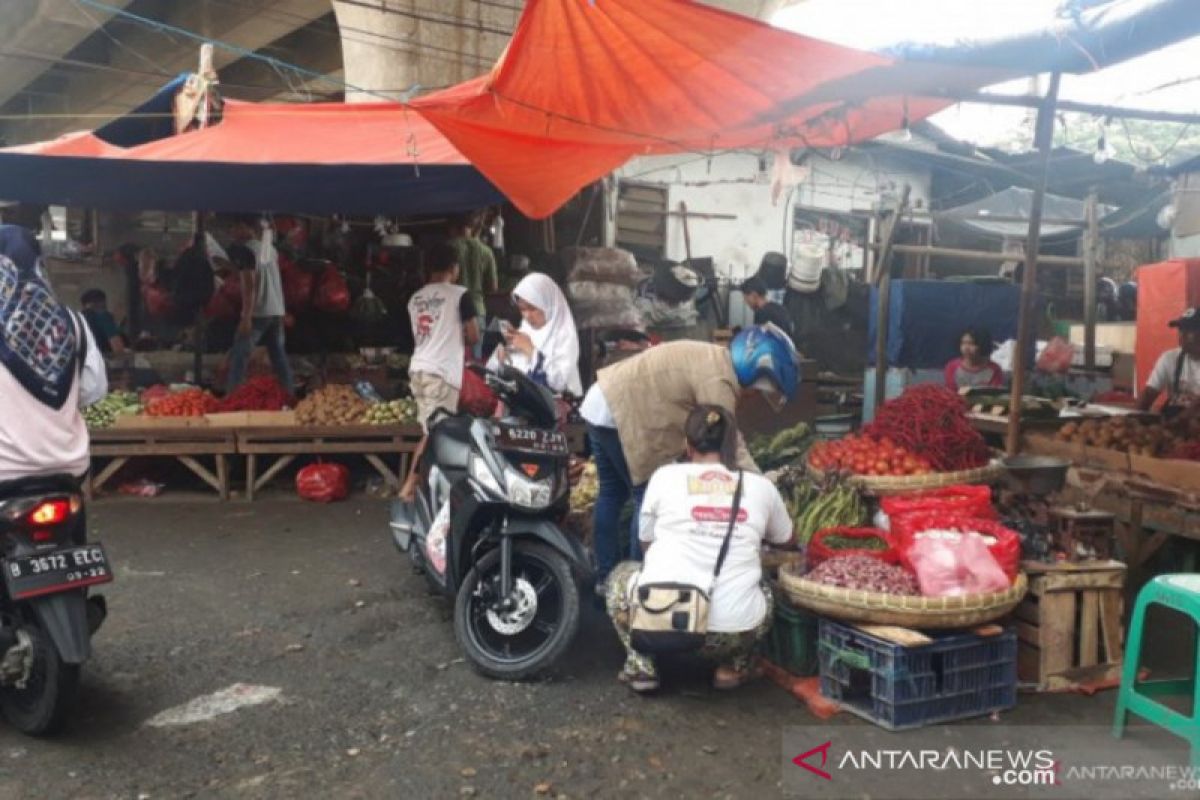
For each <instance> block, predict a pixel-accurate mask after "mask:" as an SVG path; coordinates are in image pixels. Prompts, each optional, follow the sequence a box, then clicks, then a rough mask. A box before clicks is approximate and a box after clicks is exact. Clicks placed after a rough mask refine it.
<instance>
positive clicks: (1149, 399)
mask: <svg viewBox="0 0 1200 800" xmlns="http://www.w3.org/2000/svg"><path fill="white" fill-rule="evenodd" d="M1170 326H1171V327H1172V328H1175V330H1176V331H1178V333H1179V347H1176V348H1175V349H1173V350H1168V351H1166V352H1165V353H1163V354H1162V355H1161V356H1159V357H1158V362H1157V363H1155V365H1154V370H1153V371H1152V372H1151V373H1150V378H1149V380H1147V381H1146V386H1145V388H1144V389H1143V390H1142V395H1141V397H1139V398H1138V407H1139V408H1140V409H1141V410H1142V411H1149V410H1150V409H1151V408H1153V407H1154V405H1155V403H1156V402H1157V401H1158V399H1159V398H1160V397H1162V396H1163V395H1165V396H1166V403H1165V405H1164V406H1163V415H1164V416H1174V415H1176V414H1178V413H1180V412H1182V411H1184V410H1185V409H1186V410H1187V411H1188V413H1189V415H1190V414H1192V413H1197V412H1200V403H1197V402H1196V400H1197V398H1200V308H1189V309H1188V310H1187V311H1184V312H1183V314H1182V315H1181V316H1180V317H1179V318H1178V319H1173V320H1171V322H1170Z"/></svg>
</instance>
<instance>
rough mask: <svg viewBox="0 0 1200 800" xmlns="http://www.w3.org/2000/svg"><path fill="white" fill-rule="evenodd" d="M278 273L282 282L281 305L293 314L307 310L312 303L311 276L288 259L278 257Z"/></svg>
mask: <svg viewBox="0 0 1200 800" xmlns="http://www.w3.org/2000/svg"><path fill="white" fill-rule="evenodd" d="M279 275H280V280H281V281H282V283H283V305H284V307H285V308H287V310H288V311H290V312H292V313H293V314H298V313H300V312H303V311H307V310H308V307H309V305H311V304H312V294H313V276H312V273H311V272H306V271H305V270H302V269H300V268H299V267H297V266H296V265H295V264H294V263H293V262H291V261H289V260H284V259H283V258H280V259H279Z"/></svg>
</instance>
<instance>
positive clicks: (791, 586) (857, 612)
mask: <svg viewBox="0 0 1200 800" xmlns="http://www.w3.org/2000/svg"><path fill="white" fill-rule="evenodd" d="M779 586H780V588H781V589H782V590H783V592H784V594H786V595H787V596H788V599H789V600H791V601H792V603H794V604H795V605H797V606H800V607H801V608H806V609H808V610H809V611H813V612H816V613H817V614H822V615H824V616H827V617H832V618H834V619H838V620H843V621H846V622H865V623H870V624H874V625H901V626H904V627H907V628H918V629H921V628H968V627H971V626H974V625H982V624H983V623H985V622H991V621H992V620H994V619H998V618H1000V617H1003V616H1004V615H1005V614H1007V613H1008V612H1010V611H1012V610H1013V609H1014V608H1016V606H1017V604H1018V603H1020V602H1021V598H1023V597H1024V596H1025V591H1026V589H1028V587H1029V582H1028V580H1027V579H1026V578H1025V573H1023V572H1022V573H1020V574H1019V575H1017V579H1016V581H1014V582H1013V585H1012V586H1011V587H1009V588H1008V590H1007V591H1004V592H997V593H995V594H973V595H965V596H962V597H921V596H916V597H913V596H901V595H894V594H882V593H880V592H864V591H860V590H858V589H841V588H838V587H836V586H826V585H824V584H821V583H815V582H814V581H810V580H805V579H804V578H803V577H801V576H800V575H798V574H797V573H796V571H795V569H794V568H793V567H790V566H784V567H782V568H781V569H780V570H779Z"/></svg>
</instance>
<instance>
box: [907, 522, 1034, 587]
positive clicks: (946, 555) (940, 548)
mask: <svg viewBox="0 0 1200 800" xmlns="http://www.w3.org/2000/svg"><path fill="white" fill-rule="evenodd" d="M907 557H908V560H909V561H910V562H911V564H912V570H913V572H914V573H916V575H917V583H918V584H920V586H921V594H923V595H925V596H926V597H959V596H962V595H973V594H992V593H993V592H1003V591H1004V590H1005V589H1007V588H1008V587H1009V584H1010V583H1011V581H1010V579H1009V576H1007V575H1005V574H1004V570H1002V569H1001V568H1000V565H999V564H998V563H997V562H996V557H995V556H994V555H992V553H991V551H990V550H989V549H988V546H987V544H985V543H984V540H983V537H982V536H980V535H979V534H977V533H960V534H958V535H957V536H951V537H949V538H934V537H921V538H918V539H916V540H915V541H914V542H913V543H912V545H911V546H910V547H909V549H908V551H907Z"/></svg>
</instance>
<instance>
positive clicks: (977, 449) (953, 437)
mask: <svg viewBox="0 0 1200 800" xmlns="http://www.w3.org/2000/svg"><path fill="white" fill-rule="evenodd" d="M863 432H864V433H865V434H867V435H868V436H871V437H873V438H876V439H889V440H891V441H892V442H894V443H896V444H897V445H899V446H900V447H902V448H904V449H906V450H908V451H910V452H911V453H913V454H914V455H916V456H919V457H920V458H924V459H926V460H927V461H928V462H929V464H930V465H931V466H932V467H933V469H934V470H935V471H937V472H955V471H958V470H965V469H975V468H977V467H982V466H984V465H986V464H987V463H988V461H989V459H990V453H989V451H988V447H987V443H986V442H984V440H983V436H981V435H980V434H979V432H978V431H977V430H975V429H974V428H972V427H971V423H970V422H969V421H968V420H967V407H966V404H965V403H964V402H963V399H962V398H961V397H959V396H958V395H957V394H955V393H954V392H952V391H950V390H949V389H947V388H946V387H944V386H939V385H937V384H932V383H930V384H921V385H919V386H913V387H911V388H909V389H907V390H905V392H904V394H902V395H900V396H899V397H897V398H895V399H893V400H889V401H887V402H886V403H884V404H883V406H881V407H880V409H879V411H878V412H877V413H876V415H875V421H874V422H872V423H871V424H870V425H868V426H867V427H866V428H864V429H863Z"/></svg>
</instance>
